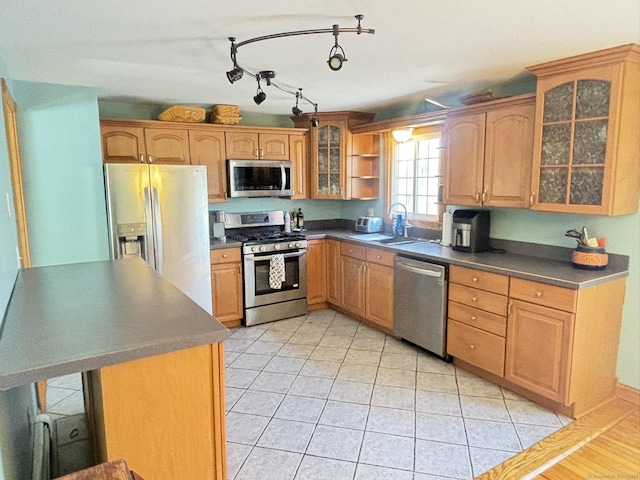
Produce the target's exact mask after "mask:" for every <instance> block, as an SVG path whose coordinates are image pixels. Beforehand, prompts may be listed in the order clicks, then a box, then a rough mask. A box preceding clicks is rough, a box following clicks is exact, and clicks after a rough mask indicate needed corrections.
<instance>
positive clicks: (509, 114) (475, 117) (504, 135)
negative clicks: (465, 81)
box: [443, 95, 535, 208]
mask: <svg viewBox="0 0 640 480" xmlns="http://www.w3.org/2000/svg"><path fill="white" fill-rule="evenodd" d="M534 101H535V99H534V96H533V95H523V96H520V97H514V98H509V99H505V100H498V101H495V102H491V103H490V104H482V105H479V106H474V107H468V108H463V109H460V110H459V111H457V112H453V113H452V114H451V115H450V116H449V117H448V118H447V120H446V122H445V129H444V134H443V136H444V162H443V167H444V171H445V181H444V187H445V188H444V195H445V203H448V204H452V205H469V206H486V207H513V208H526V207H528V206H529V189H530V182H531V158H532V153H533V130H534V125H533V123H534V113H535V106H534Z"/></svg>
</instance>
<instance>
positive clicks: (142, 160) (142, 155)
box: [140, 152, 144, 163]
mask: <svg viewBox="0 0 640 480" xmlns="http://www.w3.org/2000/svg"><path fill="white" fill-rule="evenodd" d="M140 163H144V153H142V152H140Z"/></svg>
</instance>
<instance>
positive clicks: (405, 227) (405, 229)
mask: <svg viewBox="0 0 640 480" xmlns="http://www.w3.org/2000/svg"><path fill="white" fill-rule="evenodd" d="M396 205H399V206H401V207H402V208H404V217H403V221H404V224H403V225H402V227H403V228H402V231H403V233H404V237H405V238H407V237H408V236H409V229H410V228H411V227H412V226H413V225H411V224H410V223H409V217H408V216H407V215H408V213H407V207H406V206H405V204H404V203H400V202H396V203H392V204H391V205H390V206H389V218H392V217H391V212H392V211H393V207H395V206H396ZM393 234H394V235H395V234H396V232H393Z"/></svg>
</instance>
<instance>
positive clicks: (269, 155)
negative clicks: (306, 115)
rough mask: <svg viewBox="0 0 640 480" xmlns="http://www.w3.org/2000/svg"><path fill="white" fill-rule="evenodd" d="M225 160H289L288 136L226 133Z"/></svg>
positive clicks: (258, 133)
mask: <svg viewBox="0 0 640 480" xmlns="http://www.w3.org/2000/svg"><path fill="white" fill-rule="evenodd" d="M226 146H227V158H230V159H235V160H254V159H260V160H289V135H287V134H280V133H260V132H227V133H226Z"/></svg>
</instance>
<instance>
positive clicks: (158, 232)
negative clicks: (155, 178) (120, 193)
mask: <svg viewBox="0 0 640 480" xmlns="http://www.w3.org/2000/svg"><path fill="white" fill-rule="evenodd" d="M152 192H153V193H152V203H153V209H152V212H153V228H154V232H153V238H154V239H155V242H154V246H155V251H156V270H158V272H160V273H162V270H163V263H164V262H163V258H162V257H163V254H162V214H161V212H160V197H159V195H158V189H157V188H156V187H153V190H152Z"/></svg>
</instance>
